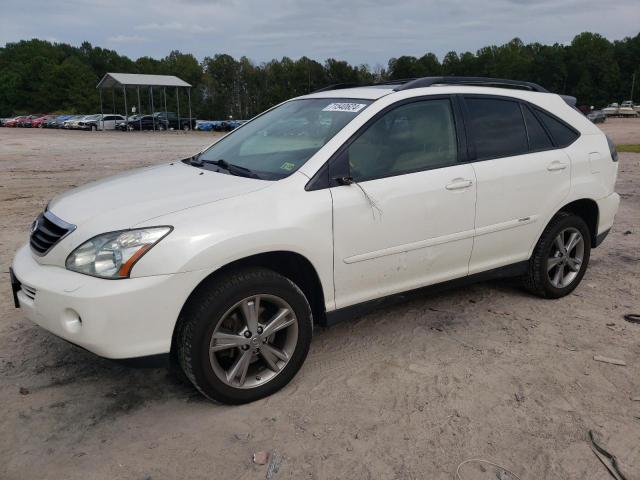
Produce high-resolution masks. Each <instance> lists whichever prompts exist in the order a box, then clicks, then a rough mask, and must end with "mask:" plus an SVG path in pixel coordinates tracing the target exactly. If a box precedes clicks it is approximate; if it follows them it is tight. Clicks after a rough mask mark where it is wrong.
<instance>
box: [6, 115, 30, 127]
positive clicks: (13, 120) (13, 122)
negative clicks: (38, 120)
mask: <svg viewBox="0 0 640 480" xmlns="http://www.w3.org/2000/svg"><path fill="white" fill-rule="evenodd" d="M26 119H27V117H26V116H21V117H14V118H10V119H9V120H7V121H6V122H5V123H4V126H5V127H9V128H16V127H17V126H18V124H19V123H20V122H24V121H25V120H26Z"/></svg>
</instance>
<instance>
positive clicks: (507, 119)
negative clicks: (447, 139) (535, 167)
mask: <svg viewBox="0 0 640 480" xmlns="http://www.w3.org/2000/svg"><path fill="white" fill-rule="evenodd" d="M466 103H467V108H468V110H469V116H470V120H471V128H472V131H473V139H474V141H475V145H476V154H477V158H478V160H486V159H490V158H498V157H510V156H513V155H521V154H523V153H527V152H528V151H529V145H528V142H527V131H526V129H525V126H524V119H523V118H522V112H521V111H520V104H519V103H518V102H512V101H509V100H499V99H494V98H467V99H466Z"/></svg>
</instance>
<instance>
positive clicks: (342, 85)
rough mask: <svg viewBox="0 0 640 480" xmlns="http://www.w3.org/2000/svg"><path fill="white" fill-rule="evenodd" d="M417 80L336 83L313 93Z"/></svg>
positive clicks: (398, 83) (399, 83) (401, 79)
mask: <svg viewBox="0 0 640 480" xmlns="http://www.w3.org/2000/svg"><path fill="white" fill-rule="evenodd" d="M413 80H417V79H416V78H398V79H396V80H385V81H384V82H377V83H353V82H349V83H334V84H333V85H327V86H326V87H322V88H319V89H317V90H314V91H313V92H311V93H318V92H326V91H328V90H342V89H345V88H358V87H377V86H378V85H402V84H404V83H407V82H411V81H413Z"/></svg>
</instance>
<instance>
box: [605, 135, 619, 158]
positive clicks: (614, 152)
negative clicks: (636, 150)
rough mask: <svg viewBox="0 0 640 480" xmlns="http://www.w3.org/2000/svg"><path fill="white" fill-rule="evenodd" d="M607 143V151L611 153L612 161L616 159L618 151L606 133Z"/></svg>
mask: <svg viewBox="0 0 640 480" xmlns="http://www.w3.org/2000/svg"><path fill="white" fill-rule="evenodd" d="M607 143H608V144H609V153H611V160H613V161H614V162H617V161H618V151H617V150H616V146H615V144H614V143H613V141H612V140H611V139H610V138H609V136H608V135H607Z"/></svg>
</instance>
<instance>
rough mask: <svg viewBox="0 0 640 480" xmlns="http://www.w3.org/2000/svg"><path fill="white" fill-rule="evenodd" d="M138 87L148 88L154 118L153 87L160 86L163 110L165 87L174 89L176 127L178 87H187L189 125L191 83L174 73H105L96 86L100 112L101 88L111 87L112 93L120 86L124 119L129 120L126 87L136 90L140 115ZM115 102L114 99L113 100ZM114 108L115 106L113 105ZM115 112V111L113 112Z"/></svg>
mask: <svg viewBox="0 0 640 480" xmlns="http://www.w3.org/2000/svg"><path fill="white" fill-rule="evenodd" d="M140 87H143V88H144V87H146V88H149V95H150V98H151V115H154V118H155V108H154V105H153V87H156V88H162V93H163V97H164V111H165V114H166V112H167V87H169V88H175V89H176V102H177V107H178V111H177V114H178V127H180V94H179V90H178V89H180V88H186V89H187V96H188V99H189V125H191V123H190V122H191V118H192V117H191V85H190V84H188V83H187V82H185V81H184V80H182V79H181V78H178V77H176V76H174V75H143V74H139V73H105V75H104V77H102V79H101V80H100V81H99V82H98V85H96V88H97V89H98V90H99V92H100V113H101V114H102V115H103V116H104V111H103V105H102V90H103V89H105V88H111V91H112V94H113V90H114V89H115V88H122V93H123V95H124V116H125V121H126V122H128V121H129V111H128V107H127V88H135V89H136V91H137V92H138V110H139V114H140V115H142V105H141V103H140ZM114 104H115V100H114ZM114 109H115V107H114ZM113 113H115V111H114V112H113ZM140 127H141V128H140V130H141V131H142V120H140ZM155 128H156V126H155V121H154V122H153V129H154V130H155Z"/></svg>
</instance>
